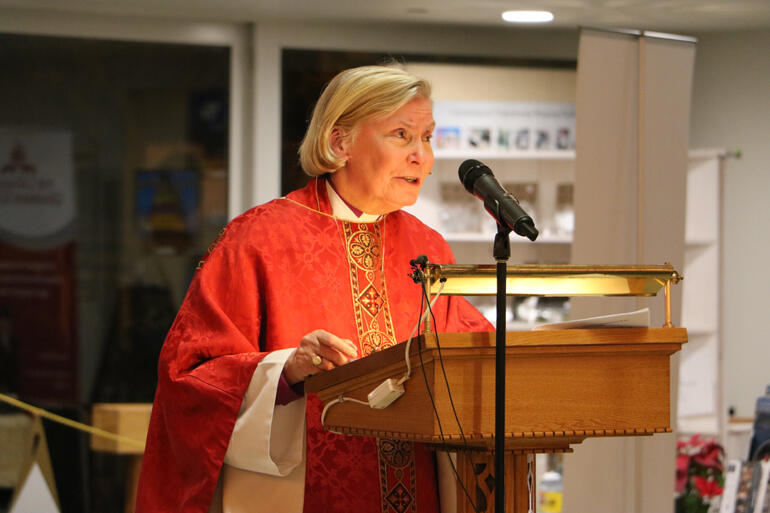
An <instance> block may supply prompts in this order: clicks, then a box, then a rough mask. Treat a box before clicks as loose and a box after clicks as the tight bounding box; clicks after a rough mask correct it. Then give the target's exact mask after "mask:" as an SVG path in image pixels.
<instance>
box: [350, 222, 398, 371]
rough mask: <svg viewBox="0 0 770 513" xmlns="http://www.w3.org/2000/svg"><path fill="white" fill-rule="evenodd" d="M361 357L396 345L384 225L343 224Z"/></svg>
mask: <svg viewBox="0 0 770 513" xmlns="http://www.w3.org/2000/svg"><path fill="white" fill-rule="evenodd" d="M342 227H343V231H344V233H345V251H346V252H347V257H348V264H349V266H350V289H351V291H352V293H353V310H354V314H355V319H356V329H357V330H358V339H359V342H360V344H361V354H362V356H367V355H369V354H371V353H372V352H374V351H379V350H381V349H385V348H386V347H390V346H392V345H395V343H396V337H395V332H394V330H393V319H392V318H391V314H390V305H389V304H388V299H387V291H386V289H385V268H384V265H383V263H384V260H383V257H384V255H383V247H384V246H383V241H382V231H381V230H382V228H381V223H360V224H359V223H351V222H347V221H343V222H342Z"/></svg>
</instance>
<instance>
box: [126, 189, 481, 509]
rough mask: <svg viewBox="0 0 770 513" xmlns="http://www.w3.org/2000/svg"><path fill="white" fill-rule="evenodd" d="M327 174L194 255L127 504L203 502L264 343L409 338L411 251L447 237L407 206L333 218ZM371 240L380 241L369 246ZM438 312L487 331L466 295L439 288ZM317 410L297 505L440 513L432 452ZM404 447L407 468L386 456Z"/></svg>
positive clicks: (374, 344) (465, 327) (414, 298)
mask: <svg viewBox="0 0 770 513" xmlns="http://www.w3.org/2000/svg"><path fill="white" fill-rule="evenodd" d="M324 185H325V184H324V182H323V180H319V179H315V180H313V181H311V182H310V184H309V185H308V186H307V187H305V188H303V189H301V190H298V191H295V192H293V193H291V194H289V195H288V196H287V197H286V198H282V199H278V200H274V201H271V202H269V203H267V204H265V205H261V206H259V207H255V208H253V209H251V210H249V211H248V212H246V213H244V214H243V215H241V216H239V217H238V218H236V219H234V220H233V221H232V222H231V223H230V224H228V226H227V227H226V229H225V230H224V232H223V235H222V236H221V237H220V238H219V240H218V241H217V243H216V245H214V246H213V247H212V248H211V251H210V252H209V254H208V255H207V257H206V258H205V260H204V261H202V262H201V264H200V265H199V269H198V271H197V272H196V276H195V278H194V279H193V282H192V283H191V285H190V288H189V290H188V293H187V297H186V298H185V301H184V303H183V305H182V307H181V308H180V310H179V313H178V315H177V317H176V320H175V321H174V324H173V325H172V327H171V330H170V331H169V334H168V337H167V338H166V341H165V343H164V345H163V350H162V352H161V357H160V362H159V369H158V388H157V391H156V396H155V403H154V405H153V410H152V418H151V422H150V428H149V432H148V435H147V446H146V450H145V455H144V461H143V466H142V474H141V478H140V481H139V493H138V497H137V509H136V511H137V513H150V512H152V513H165V512H172V511H173V512H178V511H184V512H193V513H198V512H200V513H205V512H206V511H208V508H209V505H210V503H211V500H212V496H213V494H214V489H215V486H216V483H217V478H218V476H219V472H220V469H221V467H222V462H223V459H224V456H225V453H226V451H227V447H228V442H229V440H230V436H231V433H232V431H233V426H234V424H235V421H236V418H237V416H238V413H239V409H240V407H241V402H242V400H243V397H244V394H245V391H246V389H247V387H248V386H249V383H250V381H251V379H252V375H253V374H254V370H255V368H256V366H257V364H258V363H259V362H260V361H261V360H262V358H264V357H265V356H266V355H267V354H268V353H269V352H271V351H275V350H278V349H285V348H292V347H296V346H297V344H298V343H299V341H300V339H301V338H302V337H303V336H304V335H306V334H307V333H309V332H311V331H313V330H315V329H319V328H320V329H324V330H326V331H329V332H331V333H334V334H335V335H337V336H340V337H343V338H348V339H350V340H352V341H353V342H354V343H357V344H358V346H359V353H360V354H363V355H365V354H368V352H370V351H371V350H376V349H378V348H383V347H386V346H387V345H391V344H392V343H393V342H397V341H403V340H406V339H407V338H408V337H409V334H410V333H411V331H412V329H413V328H414V326H415V323H416V322H417V317H418V312H419V310H420V303H421V290H420V287H419V286H418V285H416V284H415V283H414V282H413V281H412V280H411V278H409V277H408V276H407V274H408V273H409V271H410V267H409V261H410V260H411V259H413V258H415V257H416V256H417V255H419V254H425V255H427V256H428V258H429V260H430V261H431V262H437V263H453V262H454V259H453V257H452V254H451V251H450V249H449V246H448V245H447V243H446V242H445V241H444V240H443V238H442V237H441V236H440V235H439V234H438V233H436V232H435V231H433V230H431V229H430V228H428V227H426V226H425V225H424V224H422V223H421V222H420V221H418V220H417V219H416V218H414V217H413V216H411V215H410V214H407V213H406V212H402V211H397V212H393V213H390V214H387V215H385V216H383V217H382V218H381V219H380V220H379V221H377V222H376V223H369V224H367V225H364V224H357V223H348V222H343V221H340V220H338V219H335V218H334V217H332V216H331V214H330V212H331V209H330V205H329V200H328V197H327V194H326V189H325V186H324ZM377 238H379V241H380V243H381V247H380V248H377V247H376V246H371V245H370V243H371V241H372V240H375V239H377ZM378 258H382V259H384V263H382V264H380V263H379V262H380V260H378ZM370 264H371V265H375V266H376V268H377V271H378V272H376V273H372V272H371V270H367V269H369V268H368V267H366V266H367V265H370ZM380 265H382V267H381V271H382V272H381V273H380V272H379V270H380ZM356 269H358V272H357V271H356ZM380 275H381V276H380ZM367 280H370V281H371V283H369V282H368V281H367ZM367 312H368V313H367ZM434 313H435V317H436V322H437V330H438V331H439V332H457V331H487V330H490V329H491V327H490V326H489V324H488V323H487V322H486V320H484V319H483V317H482V316H481V315H480V314H479V313H478V312H477V311H476V310H475V309H473V308H472V307H471V306H470V305H469V304H468V303H467V302H466V301H465V300H464V299H463V298H459V297H442V298H439V300H438V301H437V302H436V305H435V307H434ZM362 407H363V406H362ZM321 409H322V407H321V403H320V401H319V400H318V399H317V398H316V397H315V396H312V395H311V396H310V397H308V398H307V407H306V419H307V456H306V457H307V463H306V465H307V466H306V473H305V501H304V511H312V512H329V513H332V512H350V511H357V512H371V513H380V512H381V511H387V510H388V508H391V507H392V508H393V509H392V510H393V511H399V512H400V511H417V504H419V511H420V512H421V513H423V512H435V511H437V508H438V505H437V493H436V485H435V468H434V459H433V457H432V454H431V453H430V452H429V451H428V450H427V449H426V448H425V447H424V446H423V445H422V444H409V445H408V446H404V447H401V446H400V445H399V444H394V443H393V442H392V441H387V440H381V441H378V440H376V439H371V438H366V437H347V436H341V435H335V434H332V433H329V432H327V431H325V430H324V429H323V428H322V426H321V423H320V413H321ZM378 445H379V447H378ZM412 445H413V447H411V446H412ZM378 449H379V450H378ZM383 455H384V457H383ZM405 458H411V460H410V461H411V462H412V463H411V470H409V469H408V468H407V470H403V469H396V470H395V471H394V470H393V469H392V468H390V467H388V464H390V463H394V464H396V465H397V466H398V465H401V464H402V463H404V461H406V460H404V459H405ZM410 472H411V473H410ZM404 475H406V476H407V477H408V479H406V481H409V480H411V485H412V486H411V488H410V486H409V483H408V482H406V483H405V485H406V486H401V485H398V483H395V481H394V482H391V483H390V484H389V485H388V486H390V491H387V490H384V489H383V488H382V487H383V486H385V485H384V484H383V482H381V476H385V477H383V479H385V478H387V479H391V478H392V479H395V480H396V481H397V480H398V479H402V480H403V479H404ZM394 484H395V485H398V486H397V487H394V486H393V485H394ZM415 490H416V494H414V491H415ZM259 493H260V491H259V490H255V500H258V494H259ZM385 493H388V497H387V498H386V497H385V496H384V495H383V494H385Z"/></svg>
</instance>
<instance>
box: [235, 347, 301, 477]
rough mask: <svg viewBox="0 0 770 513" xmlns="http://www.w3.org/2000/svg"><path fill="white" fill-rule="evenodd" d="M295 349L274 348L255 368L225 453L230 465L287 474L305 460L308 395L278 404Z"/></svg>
mask: <svg viewBox="0 0 770 513" xmlns="http://www.w3.org/2000/svg"><path fill="white" fill-rule="evenodd" d="M294 351H295V349H294V348H289V349H281V350H279V351H273V352H272V353H270V354H269V355H267V356H265V358H263V359H262V361H260V362H259V364H258V365H257V368H256V369H255V370H254V375H253V376H252V378H251V383H250V384H249V388H248V389H247V390H246V395H245V396H244V397H243V403H242V404H241V411H240V413H239V414H238V419H237V420H236V421H235V427H234V428H233V434H232V436H231V437H230V444H229V445H228V447H227V453H226V454H225V463H227V464H228V465H231V466H233V467H237V468H240V469H243V470H250V471H252V472H260V473H263V474H269V475H273V476H286V475H287V474H289V472H291V471H292V470H293V469H294V468H295V467H296V466H297V465H299V464H300V463H301V462H302V451H303V448H304V445H305V398H304V397H302V398H301V399H297V400H296V401H292V402H290V403H289V404H286V405H277V404H275V396H276V391H277V390H278V382H279V381H280V378H281V372H283V366H284V364H285V363H286V360H287V359H288V358H289V356H290V355H291V354H292V352H294Z"/></svg>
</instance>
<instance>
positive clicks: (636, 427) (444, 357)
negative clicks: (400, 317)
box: [305, 265, 687, 513]
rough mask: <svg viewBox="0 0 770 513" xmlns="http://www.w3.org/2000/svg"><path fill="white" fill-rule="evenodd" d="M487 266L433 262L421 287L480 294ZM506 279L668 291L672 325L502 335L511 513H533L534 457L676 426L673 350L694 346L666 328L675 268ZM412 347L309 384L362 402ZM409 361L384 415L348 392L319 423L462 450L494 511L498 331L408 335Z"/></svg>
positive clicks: (531, 289)
mask: <svg viewBox="0 0 770 513" xmlns="http://www.w3.org/2000/svg"><path fill="white" fill-rule="evenodd" d="M487 267H488V266H434V269H432V270H431V272H432V273H433V275H432V276H431V277H429V278H428V280H429V282H428V283H426V284H425V286H426V287H427V288H430V289H431V290H432V291H434V292H435V291H436V290H438V288H439V287H440V285H439V284H440V283H441V278H442V277H444V278H446V277H447V275H451V274H452V273H454V272H455V271H458V270H459V271H462V273H461V274H460V275H458V276H456V277H455V279H454V280H453V279H452V278H449V279H447V280H446V281H447V286H448V287H449V282H452V281H454V282H455V283H452V284H451V290H453V291H454V292H453V293H457V294H459V293H463V294H471V293H476V294H478V293H485V292H479V291H480V290H482V291H483V290H488V285H489V283H488V282H487V281H485V280H486V279H487V278H489V279H491V280H492V282H493V283H492V287H494V279H495V278H494V268H493V267H491V266H489V267H491V278H490V275H489V274H490V269H487ZM458 268H460V269H458ZM468 269H471V270H470V271H468ZM508 276H509V281H508V294H510V295H514V294H520V295H551V296H569V295H572V296H575V295H581V296H587V295H624V296H646V295H655V294H656V293H657V290H659V289H660V288H661V287H665V289H666V324H667V325H668V327H663V328H650V329H648V328H625V329H623V328H608V329H569V330H552V331H551V330H549V331H528V332H510V333H508V334H507V339H506V362H505V370H506V393H505V398H506V401H505V425H506V434H505V437H506V440H505V446H506V461H505V468H506V477H505V483H506V492H505V497H506V508H505V509H506V511H509V512H514V513H526V512H527V511H528V508H529V507H530V505H532V507H533V510H534V504H535V496H534V494H535V486H534V481H533V478H532V477H531V476H534V475H535V474H534V458H531V457H530V458H528V455H532V454H534V453H549V452H570V451H571V449H570V445H571V444H576V443H580V442H582V441H583V440H585V438H587V437H600V436H637V435H652V434H654V433H666V432H670V431H671V419H670V403H669V386H670V376H669V357H670V356H671V355H672V354H673V353H675V352H676V351H678V350H679V349H680V348H681V345H682V344H683V343H685V342H686V341H687V331H686V330H685V329H683V328H674V327H671V320H670V298H669V293H668V292H669V284H670V282H672V281H673V282H674V283H676V282H677V281H678V280H679V279H680V277H679V275H678V274H677V273H676V272H675V271H674V270H673V269H672V268H671V266H668V265H666V266H645V267H641V266H625V267H618V266H611V267H610V266H604V267H596V266H594V267H587V266H555V267H554V266H550V267H540V266H521V267H511V268H510V270H509V275H508ZM434 278H435V283H434V282H433V281H432V280H433V279H434ZM463 280H465V286H463V283H461V282H462V281H463ZM623 284H624V285H623ZM523 290H526V293H522V291H523ZM405 349H406V347H405V344H398V345H396V346H393V347H390V348H388V349H385V350H383V351H380V352H377V353H374V354H372V355H370V356H368V357H366V358H363V359H360V360H357V361H354V362H351V363H349V364H347V365H345V366H343V367H339V368H337V369H334V370H332V371H329V372H324V373H320V374H317V375H315V376H313V377H311V378H309V379H308V381H307V382H306V385H305V390H306V392H308V393H316V394H317V395H318V396H319V397H320V399H321V400H322V401H323V402H324V403H326V404H328V403H329V402H331V401H335V400H339V399H340V398H354V399H358V400H360V401H366V400H367V394H368V393H369V392H371V391H372V390H373V389H374V388H375V387H377V386H378V385H379V384H380V383H382V382H383V381H384V380H386V379H388V378H397V379H398V378H401V377H402V376H403V375H404V374H405V372H406V369H407V365H406V358H405V356H406V355H405ZM409 361H410V365H411V369H412V371H411V378H410V379H408V380H407V381H406V382H405V383H404V388H405V393H404V395H403V396H401V397H400V398H399V399H398V400H396V401H395V402H394V403H393V404H391V405H390V406H388V407H387V408H385V409H381V410H377V409H372V408H369V407H367V406H362V405H360V404H356V403H354V402H345V401H344V399H343V400H342V402H339V403H337V404H334V405H332V406H331V407H329V409H328V413H327V415H326V417H325V421H324V425H325V426H326V428H327V429H330V430H333V431H338V432H341V433H345V434H350V435H361V436H372V437H380V438H394V439H403V440H412V441H418V442H424V443H428V444H431V445H433V446H435V447H436V449H439V450H447V451H456V452H457V453H458V455H457V470H458V475H459V476H460V479H461V480H462V482H463V483H464V485H465V488H466V489H467V490H468V492H469V493H470V495H471V497H472V498H473V500H474V502H476V503H477V508H478V510H479V511H486V512H491V511H494V493H493V488H494V477H493V476H492V475H491V474H493V470H494V465H493V464H492V461H493V460H492V454H491V453H490V451H491V449H492V448H494V428H495V422H494V414H495V412H494V406H495V397H494V386H495V335H494V333H444V334H439V335H438V336H436V334H435V333H434V332H433V331H432V330H427V331H426V332H425V334H423V335H421V336H420V337H418V338H417V339H415V340H414V341H412V345H411V346H410V348H409ZM442 366H443V368H442ZM444 373H445V374H446V380H445V377H444ZM447 384H448V388H447ZM450 391H451V401H450ZM452 403H453V404H454V406H453V405H452ZM455 412H456V416H455ZM672 457H673V456H672ZM528 476H530V479H529V482H528ZM457 490H458V493H457V511H458V512H468V513H470V512H472V511H473V508H472V506H471V504H470V503H469V501H468V500H467V499H466V497H465V494H464V492H463V491H462V488H461V487H458V488H457Z"/></svg>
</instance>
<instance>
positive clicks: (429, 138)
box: [424, 134, 433, 142]
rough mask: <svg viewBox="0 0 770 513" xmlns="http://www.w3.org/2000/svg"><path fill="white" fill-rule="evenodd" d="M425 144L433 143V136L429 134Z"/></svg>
mask: <svg viewBox="0 0 770 513" xmlns="http://www.w3.org/2000/svg"><path fill="white" fill-rule="evenodd" d="M424 140H425V142H431V141H432V140H433V134H428V135H426V136H425V138H424Z"/></svg>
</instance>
